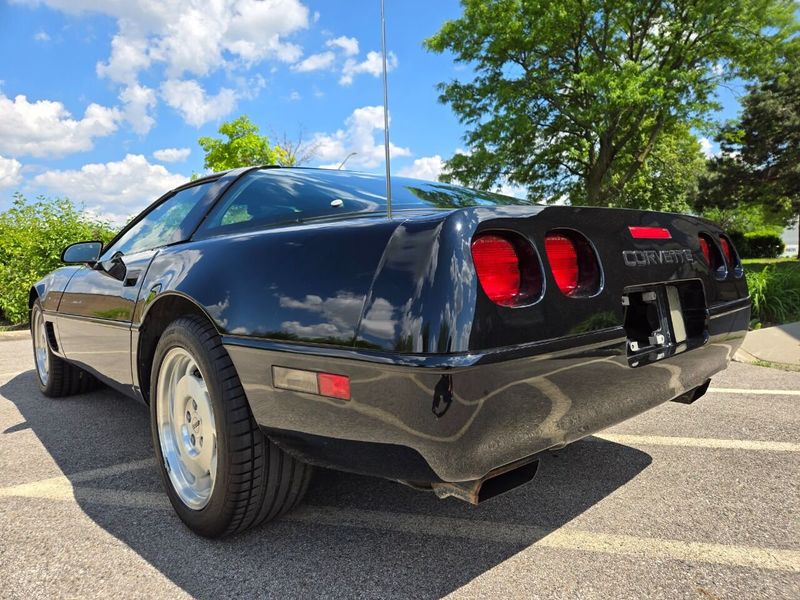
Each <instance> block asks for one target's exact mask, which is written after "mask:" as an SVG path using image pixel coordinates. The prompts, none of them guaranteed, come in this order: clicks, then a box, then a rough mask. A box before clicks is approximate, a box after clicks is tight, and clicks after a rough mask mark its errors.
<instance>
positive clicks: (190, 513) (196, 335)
mask: <svg viewBox="0 0 800 600" xmlns="http://www.w3.org/2000/svg"><path fill="white" fill-rule="evenodd" d="M174 348H181V349H183V350H185V351H188V352H189V354H190V355H191V356H192V358H193V359H194V360H195V361H196V363H197V365H198V367H199V370H200V372H201V374H202V377H203V381H204V383H205V385H206V387H207V390H208V396H209V398H210V402H211V408H212V410H213V416H214V420H215V423H216V435H217V462H216V465H217V466H216V478H215V480H214V483H213V487H212V488H211V493H210V497H209V498H208V500H207V504H206V505H205V506H203V507H202V508H200V509H198V510H196V509H193V508H190V507H189V506H188V505H187V504H186V503H185V502H184V501H183V500H182V499H181V497H180V495H179V494H178V492H176V490H175V487H174V485H173V483H172V481H171V479H170V475H169V472H168V470H167V467H166V465H165V460H164V454H163V451H162V447H161V441H160V437H159V431H158V429H159V428H158V403H159V402H160V401H162V399H161V398H159V397H158V388H159V386H158V378H159V375H160V371H161V365H162V362H163V361H164V358H165V356H166V355H167V353H168V352H170V350H172V349H174ZM150 382H151V383H150V422H151V429H152V436H153V446H154V448H155V452H156V460H157V462H158V469H159V471H160V473H161V479H162V481H163V483H164V487H165V489H166V491H167V495H168V496H169V499H170V502H171V503H172V506H173V508H174V509H175V512H177V513H178V516H179V517H180V518H181V520H182V521H183V522H184V523H185V524H186V525H187V526H188V527H189V528H190V529H191V530H192V531H194V532H195V533H197V534H199V535H202V536H204V537H212V538H216V537H223V536H227V535H231V534H235V533H239V532H241V531H244V530H245V529H248V528H250V527H254V526H256V525H258V524H260V523H263V522H266V521H269V520H271V519H274V518H276V517H278V516H280V515H282V514H284V513H285V512H287V511H288V510H290V509H291V508H293V507H294V506H296V505H297V504H298V503H299V502H300V501H301V500H302V498H303V496H304V495H305V492H306V490H307V488H308V483H309V480H310V478H311V472H312V467H311V466H310V465H308V464H305V463H302V462H300V461H298V460H296V459H295V458H293V457H291V456H289V455H288V454H286V453H285V452H283V451H282V450H281V449H280V448H278V447H277V446H276V445H275V444H273V443H272V442H271V441H269V440H268V439H267V438H266V436H264V434H263V432H262V431H261V429H260V428H259V426H258V424H257V423H256V421H255V419H254V418H253V415H252V413H251V411H250V405H249V404H248V401H247V397H246V396H245V393H244V389H243V388H242V384H241V382H240V381H239V377H238V375H237V374H236V369H235V367H234V366H233V363H232V362H231V359H230V357H229V356H228V353H227V352H226V350H225V348H224V347H223V346H222V342H221V340H220V337H219V335H218V334H217V331H216V330H215V329H214V327H213V326H212V325H211V324H210V323H208V322H207V321H206V320H205V319H201V318H199V317H182V318H179V319H177V320H176V321H174V322H172V323H171V324H170V325H169V326H168V327H167V329H166V330H165V331H164V333H163V334H162V335H161V338H160V339H159V341H158V345H157V347H156V351H155V355H154V358H153V365H152V374H151V377H150Z"/></svg>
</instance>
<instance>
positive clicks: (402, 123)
mask: <svg viewBox="0 0 800 600" xmlns="http://www.w3.org/2000/svg"><path fill="white" fill-rule="evenodd" d="M0 2H2V3H0V56H3V57H5V58H4V60H3V62H2V63H0V81H1V82H2V83H0V210H2V209H3V208H6V207H7V206H8V203H9V200H10V198H11V194H12V193H13V192H14V191H17V190H19V191H22V192H24V193H25V194H26V195H31V196H33V195H36V194H39V193H42V194H46V195H51V196H52V195H66V196H69V197H70V198H72V199H73V200H76V201H79V202H82V203H84V204H85V206H86V207H87V208H89V209H90V210H92V211H94V212H96V213H97V214H100V215H102V216H104V217H106V218H111V219H114V220H120V219H124V218H125V217H127V216H128V215H129V214H131V213H134V212H136V211H138V210H139V209H141V208H142V207H144V206H145V205H146V204H148V203H149V202H151V201H152V200H154V199H155V198H156V197H158V196H159V195H160V194H161V193H163V192H164V191H166V190H168V189H170V188H171V187H174V186H175V185H178V184H180V183H181V182H183V181H184V180H186V179H187V178H188V177H189V176H190V175H191V173H192V172H193V171H194V172H201V171H202V166H203V155H202V151H201V149H200V148H199V146H198V145H197V138H198V137H200V136H203V135H214V134H215V133H216V129H217V127H218V126H219V124H220V123H221V122H222V121H225V120H229V119H231V118H234V117H236V116H238V115H239V114H242V113H245V114H247V115H249V116H250V118H251V119H252V120H253V121H254V122H255V123H257V124H258V125H259V126H260V127H261V129H262V132H263V133H266V134H269V135H271V136H273V135H277V136H282V135H284V134H285V135H287V136H289V137H290V138H296V137H297V136H298V135H299V134H300V133H301V132H302V134H303V137H304V139H305V140H307V141H313V142H314V144H315V145H316V147H317V149H318V152H319V154H318V156H317V157H316V158H315V159H314V161H312V164H315V165H336V164H338V163H339V162H340V161H341V160H342V159H344V158H345V157H346V156H347V155H348V154H350V153H351V152H357V154H356V155H355V156H353V157H351V158H350V159H349V161H348V163H347V164H348V168H353V169H358V170H364V171H374V172H381V171H382V170H383V147H382V144H383V133H382V130H381V129H380V126H381V123H382V112H381V110H382V109H381V108H380V107H381V103H382V87H381V79H380V77H379V73H380V71H379V68H378V67H379V66H380V62H379V60H378V58H379V56H378V55H377V54H375V53H376V52H378V51H379V50H380V25H379V15H380V12H379V11H380V4H379V2H378V0H347V1H345V0H339V1H331V0H329V1H327V2H324V1H321V0H317V1H312V0H264V1H263V2H262V1H261V0H213V1H207V2H200V1H199V0H198V1H193V0H163V1H159V2H156V1H153V0H12V1H10V2H7V1H5V0H0ZM459 13H460V8H459V4H458V2H457V1H456V0H425V1H423V0H387V21H388V25H387V37H388V46H389V50H390V65H391V66H392V68H391V71H390V75H389V88H390V114H391V133H392V143H393V161H392V167H393V171H394V172H398V173H402V174H408V175H413V176H420V177H423V178H435V177H436V175H437V174H438V172H439V170H440V169H441V160H442V159H446V158H448V157H449V156H451V155H452V154H453V153H454V152H455V151H456V150H457V149H458V148H460V147H462V145H463V142H462V141H461V136H462V134H463V129H462V127H461V126H460V124H459V123H458V121H457V120H456V118H455V117H454V116H453V114H452V112H451V111H450V109H449V108H448V107H447V106H444V105H441V104H439V103H438V102H437V92H436V89H435V85H436V83H438V82H440V81H443V80H448V79H452V78H454V77H464V76H465V75H468V72H467V71H465V70H464V67H463V66H458V65H456V64H455V63H454V62H453V60H452V57H450V56H447V55H437V54H431V53H428V52H426V51H425V50H424V49H423V48H422V41H423V40H424V39H425V38H426V37H427V36H429V35H431V34H433V33H434V32H436V31H437V29H438V28H439V27H440V26H441V24H442V23H443V22H444V21H445V20H446V19H450V18H455V17H457V16H458V15H459ZM371 53H372V54H371ZM720 99H721V101H722V102H723V104H724V107H725V108H724V110H723V115H722V116H724V117H732V116H733V115H735V113H736V110H737V102H736V98H735V94H734V93H731V92H729V91H727V90H722V91H721V94H720ZM506 191H511V192H514V191H517V192H519V190H514V189H512V188H510V187H509V188H507V189H506Z"/></svg>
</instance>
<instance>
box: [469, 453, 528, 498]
mask: <svg viewBox="0 0 800 600" xmlns="http://www.w3.org/2000/svg"><path fill="white" fill-rule="evenodd" d="M538 470H539V461H538V460H534V461H533V462H529V463H527V464H525V465H522V466H521V467H517V468H516V469H512V470H511V471H506V472H505V473H500V474H499V475H497V476H495V477H489V478H488V479H484V480H483V484H482V485H481V486H480V489H479V490H478V503H479V504H480V503H481V502H483V501H484V500H488V499H489V498H494V497H495V496H499V495H501V494H505V493H506V492H508V491H511V490H513V489H514V488H518V487H519V486H521V485H525V484H526V483H530V482H531V481H532V480H533V478H534V477H536V472H537V471H538Z"/></svg>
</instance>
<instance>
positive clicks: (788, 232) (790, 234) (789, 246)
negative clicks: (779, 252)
mask: <svg viewBox="0 0 800 600" xmlns="http://www.w3.org/2000/svg"><path fill="white" fill-rule="evenodd" d="M797 227H798V224H797V223H795V225H794V227H789V228H788V229H784V230H783V243H784V244H786V250H784V252H783V255H784V256H797Z"/></svg>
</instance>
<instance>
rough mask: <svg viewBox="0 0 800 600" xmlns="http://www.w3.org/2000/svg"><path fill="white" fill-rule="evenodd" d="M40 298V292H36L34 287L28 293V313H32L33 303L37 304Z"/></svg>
mask: <svg viewBox="0 0 800 600" xmlns="http://www.w3.org/2000/svg"><path fill="white" fill-rule="evenodd" d="M38 297H39V292H37V291H36V288H35V287H32V288H31V289H30V291H29V292H28V312H30V311H31V309H32V308H33V303H34V302H36V299H37V298H38Z"/></svg>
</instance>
